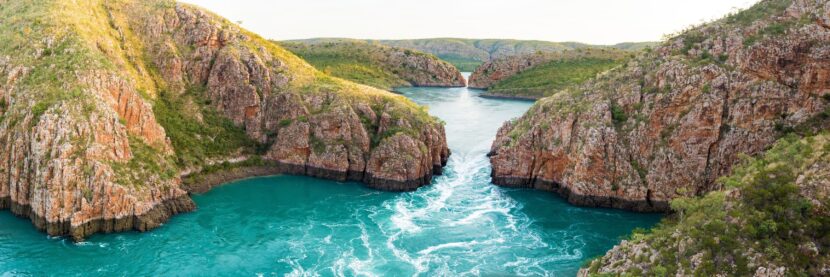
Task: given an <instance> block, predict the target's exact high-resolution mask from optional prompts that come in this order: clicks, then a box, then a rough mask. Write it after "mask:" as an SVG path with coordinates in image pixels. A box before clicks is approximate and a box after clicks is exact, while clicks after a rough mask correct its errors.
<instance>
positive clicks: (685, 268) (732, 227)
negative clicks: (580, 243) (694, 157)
mask: <svg viewBox="0 0 830 277" xmlns="http://www.w3.org/2000/svg"><path fill="white" fill-rule="evenodd" d="M828 168H830V136H828V135H827V134H826V133H825V134H821V135H817V136H809V137H807V138H803V139H800V138H798V137H796V136H788V137H786V138H784V139H782V140H780V141H779V142H778V143H776V144H775V146H774V147H773V148H772V149H771V150H769V151H767V153H766V154H764V155H763V156H762V157H760V158H757V159H747V160H745V161H743V162H742V163H741V165H740V166H738V167H736V168H735V170H734V173H733V174H732V175H730V176H728V177H724V178H722V179H720V181H719V183H720V184H721V186H723V187H724V188H725V189H726V190H725V191H718V192H711V193H709V194H707V195H706V196H704V197H700V198H681V199H677V200H674V201H673V202H672V208H673V209H674V210H675V211H677V213H676V214H675V215H673V216H672V217H670V218H669V219H666V220H664V221H663V222H662V223H661V224H660V225H659V226H658V227H656V228H654V229H652V230H649V231H640V232H637V233H635V234H634V235H633V236H632V237H631V238H629V239H628V240H626V241H623V242H622V243H621V244H620V245H618V246H616V247H614V249H612V250H611V251H608V253H607V254H605V256H603V257H601V258H598V259H596V260H594V261H593V262H591V263H590V264H589V265H588V267H587V268H585V269H583V270H582V271H581V272H580V275H581V276H589V275H594V274H612V275H618V274H630V275H633V276H644V275H645V276H674V275H680V276H689V275H695V276H715V275H718V274H726V275H728V276H752V275H753V274H754V275H755V276H799V275H801V276H827V275H828V274H830V232H828V231H829V230H830V171H828V170H827V169H828Z"/></svg>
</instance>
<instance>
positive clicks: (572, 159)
mask: <svg viewBox="0 0 830 277" xmlns="http://www.w3.org/2000/svg"><path fill="white" fill-rule="evenodd" d="M781 2H787V3H789V1H762V2H761V4H759V5H760V6H756V7H755V8H753V9H751V10H750V11H748V12H744V13H741V14H738V15H735V16H732V17H729V18H726V19H723V20H720V21H717V22H713V23H710V24H706V25H703V26H701V27H697V28H694V29H692V30H689V31H686V32H684V33H683V34H681V35H679V36H677V37H675V38H673V39H670V40H669V41H667V42H666V43H664V45H662V46H661V47H658V48H656V49H655V50H654V51H651V52H648V53H643V54H641V55H640V56H639V57H637V58H636V59H634V60H632V61H630V62H629V63H628V64H627V65H626V66H625V67H624V68H620V69H617V70H614V71H612V72H609V73H607V74H604V75H601V76H599V77H597V78H595V79H594V80H591V81H589V82H587V83H585V84H583V85H581V86H579V87H577V88H573V89H568V90H565V91H563V92H560V93H558V94H557V95H554V96H552V97H549V98H545V99H542V100H540V101H539V102H538V103H537V104H536V105H535V106H534V107H533V108H531V110H530V111H529V112H528V113H527V114H525V115H524V116H523V117H521V118H519V119H518V120H516V121H513V122H508V123H506V124H505V125H504V126H503V127H502V128H501V130H500V131H499V134H498V137H497V139H496V140H495V142H494V143H493V147H492V152H491V154H490V155H491V162H492V164H493V181H494V182H495V183H497V184H500V185H505V186H516V187H532V188H538V189H544V190H551V191H556V192H559V193H560V194H562V195H564V196H565V197H566V198H567V199H568V201H569V202H571V203H574V204H578V205H587V206H601V207H614V208H623V209H631V210H637V211H665V210H667V209H668V205H667V202H668V201H670V200H671V199H673V198H676V197H679V196H690V195H701V194H703V193H705V192H708V191H712V190H715V189H718V187H717V185H716V182H715V180H716V179H717V178H718V177H720V176H723V175H725V174H727V173H729V172H730V169H731V167H732V166H733V165H734V164H735V163H736V162H738V161H739V159H740V157H741V156H742V155H744V154H746V155H753V154H756V153H759V152H761V151H764V150H765V149H767V148H768V147H769V146H770V145H771V144H772V143H773V142H774V141H776V139H777V138H779V137H780V136H781V135H782V134H783V133H785V132H787V130H790V129H792V128H794V127H796V126H799V125H801V124H805V123H809V122H812V121H815V120H823V119H822V118H824V117H823V116H825V117H826V114H827V112H826V111H827V108H828V105H830V102H829V101H828V96H827V95H828V94H830V50H828V48H827V45H828V43H830V14H829V13H830V4H827V3H826V1H792V4H791V5H789V4H787V6H782V7H778V6H780V5H781V4H780V3H781ZM776 5H778V6H776ZM758 7H762V8H758Z"/></svg>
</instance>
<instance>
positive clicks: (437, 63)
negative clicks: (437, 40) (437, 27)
mask: <svg viewBox="0 0 830 277" xmlns="http://www.w3.org/2000/svg"><path fill="white" fill-rule="evenodd" d="M280 44H281V45H282V46H283V47H285V48H286V49H288V50H289V51H291V52H293V53H294V54H297V55H298V56H300V57H301V58H303V59H304V60H306V61H308V62H309V63H311V64H312V65H313V66H314V67H316V68H317V69H319V70H321V71H323V72H325V73H326V74H329V75H332V76H335V77H340V78H343V79H347V80H350V81H354V82H357V83H360V84H364V85H369V86H373V87H377V88H380V89H386V90H390V89H392V88H394V87H409V86H431V87H463V86H465V85H466V81H465V80H464V77H463V76H462V75H461V72H459V71H458V70H457V69H456V68H455V67H453V66H452V65H451V64H449V63H447V62H444V61H441V60H439V59H438V58H436V57H435V56H433V55H430V54H425V53H421V52H418V51H415V50H409V49H401V48H395V47H389V46H383V45H379V44H373V43H372V44H370V43H366V42H360V41H354V42H348V41H341V42H329V43H318V44H306V43H291V42H282V43H280Z"/></svg>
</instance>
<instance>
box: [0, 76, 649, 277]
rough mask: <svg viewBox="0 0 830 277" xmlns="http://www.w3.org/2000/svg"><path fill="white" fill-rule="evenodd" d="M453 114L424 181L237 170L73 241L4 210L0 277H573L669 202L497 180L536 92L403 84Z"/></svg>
mask: <svg viewBox="0 0 830 277" xmlns="http://www.w3.org/2000/svg"><path fill="white" fill-rule="evenodd" d="M399 92H400V93H401V94H403V95H405V96H407V97H409V98H410V99H412V100H414V101H416V102H418V103H419V104H422V105H426V106H428V107H429V111H430V113H431V114H432V115H434V116H437V117H438V118H440V119H442V120H443V121H444V122H446V131H447V139H448V144H449V147H450V149H451V150H452V151H453V153H452V156H451V157H450V160H449V163H448V165H447V167H446V168H445V174H444V175H442V176H437V177H436V178H435V179H434V181H433V182H432V184H431V185H429V186H425V187H422V188H420V189H418V190H417V191H414V192H408V193H390V192H380V191H375V190H371V189H367V188H365V187H363V186H362V185H360V184H357V183H338V182H332V181H326V180H320V179H314V178H309V177H301V176H272V177H263V178H254V179H247V180H241V181H236V182H233V183H230V184H227V185H225V186H221V187H218V188H216V189H214V190H213V191H211V192H209V193H207V194H204V195H195V196H194V200H195V201H196V203H197V205H198V207H199V208H198V210H197V211H195V212H193V213H188V214H184V215H179V216H176V217H174V218H173V219H172V220H171V221H169V222H168V223H167V224H165V225H164V226H163V227H161V228H159V229H156V230H153V231H151V232H148V233H135V232H131V233H121V234H106V235H95V236H93V237H91V238H90V239H89V240H88V241H86V242H82V243H73V242H71V241H70V240H67V239H63V238H49V237H47V236H46V235H45V234H43V233H40V232H37V231H36V230H35V229H34V227H32V225H31V223H29V222H28V221H27V220H24V219H20V218H16V217H14V216H13V215H11V214H10V213H9V212H8V211H3V212H0V276H6V275H8V276H18V275H19V276H42V275H60V276H90V275H92V276H113V275H115V276H124V275H127V276H134V275H140V276H144V275H153V276H159V275H162V276H193V275H196V276H204V275H223V276H229V275H231V276H442V275H443V276H465V275H469V276H477V275H517V276H570V275H574V274H575V273H576V271H577V270H578V269H579V267H580V265H581V264H582V263H584V262H585V261H586V260H588V259H590V258H592V257H595V256H598V255H601V254H603V253H604V252H605V251H607V250H608V249H610V248H611V247H612V246H613V245H614V244H616V243H618V242H619V241H620V239H621V237H622V236H625V235H626V234H628V233H629V232H630V231H631V230H632V229H634V228H636V227H649V226H652V225H653V224H655V223H656V222H657V221H658V220H659V216H658V215H650V214H637V213H629V212H623V211H616V210H608V209H594V208H583V207H574V206H570V205H568V204H567V203H566V202H565V201H563V200H562V199H560V198H559V197H557V196H556V195H553V194H551V193H548V192H541V191H533V190H521V189H506V188H501V187H497V186H494V185H493V184H491V183H490V165H489V161H488V159H487V157H486V154H487V152H488V151H489V149H490V144H491V143H492V140H493V139H494V137H495V134H496V131H497V129H498V127H500V126H501V124H502V123H503V122H505V121H506V120H510V119H511V118H515V117H518V116H520V115H521V114H522V113H523V112H525V111H526V110H527V109H528V108H529V107H530V106H531V104H532V103H530V102H525V101H512V100H493V99H484V98H481V97H478V94H479V93H480V91H476V90H470V89H466V88H403V89H399Z"/></svg>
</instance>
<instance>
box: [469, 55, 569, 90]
mask: <svg viewBox="0 0 830 277" xmlns="http://www.w3.org/2000/svg"><path fill="white" fill-rule="evenodd" d="M554 58H555V55H552V54H549V53H542V52H539V53H533V54H526V55H518V56H510V57H505V58H500V59H496V60H491V61H489V62H486V63H484V64H482V65H481V66H479V67H478V68H476V71H475V72H473V74H472V75H470V82H469V87H471V88H477V89H487V88H489V87H491V86H493V85H495V84H496V83H498V82H499V81H501V80H504V79H506V78H508V77H510V76H513V75H516V74H518V73H519V72H522V71H524V70H526V69H528V68H531V67H534V66H537V65H540V64H543V63H546V62H549V61H551V60H553V59H554Z"/></svg>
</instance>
